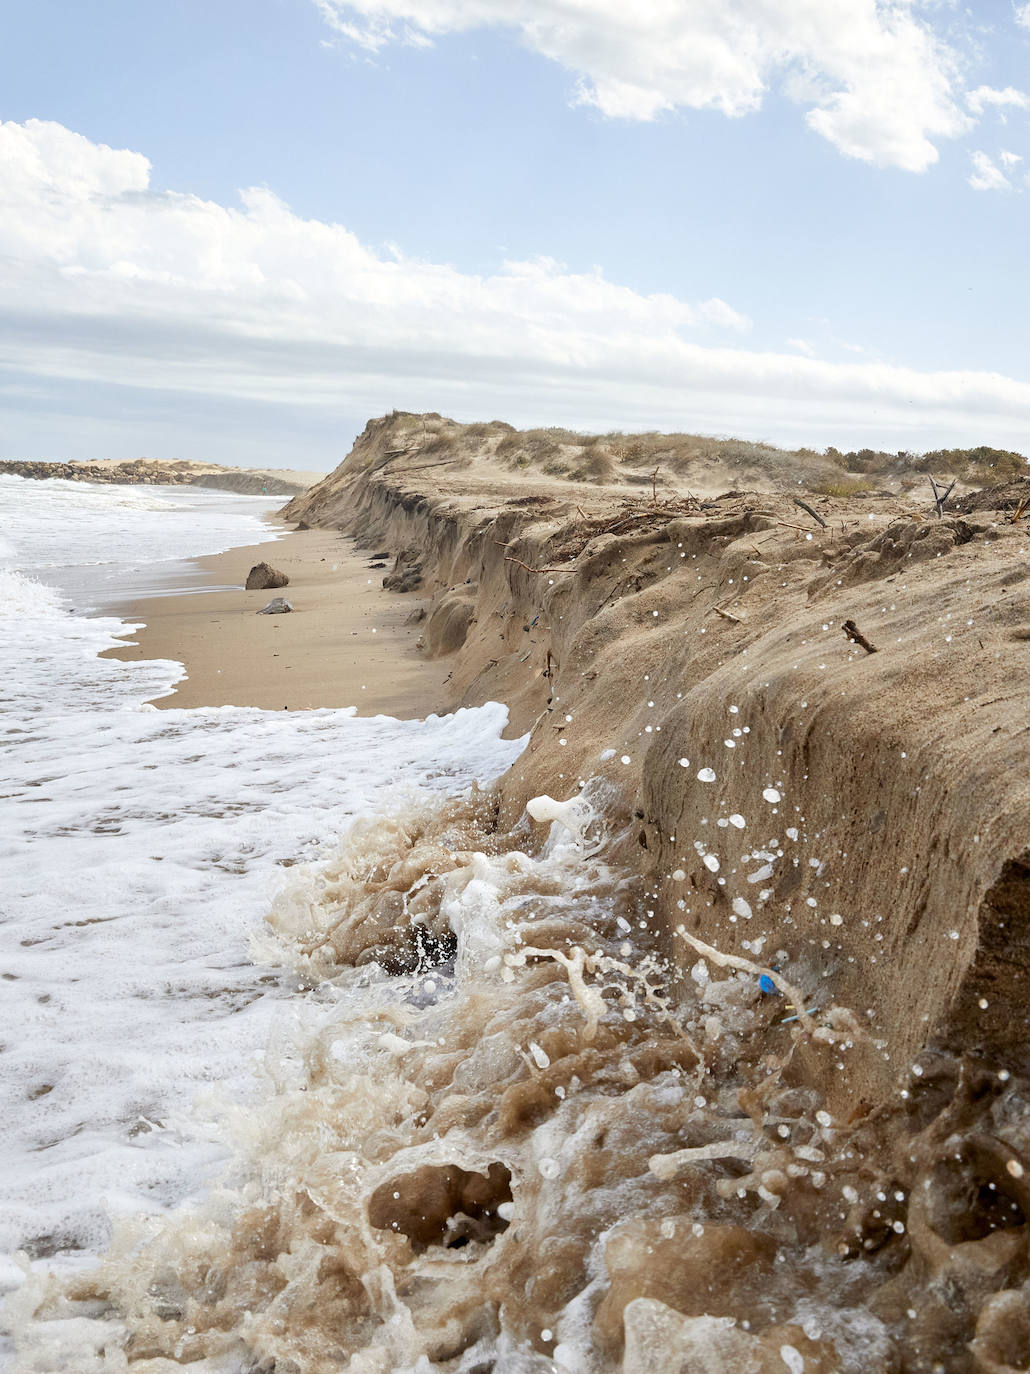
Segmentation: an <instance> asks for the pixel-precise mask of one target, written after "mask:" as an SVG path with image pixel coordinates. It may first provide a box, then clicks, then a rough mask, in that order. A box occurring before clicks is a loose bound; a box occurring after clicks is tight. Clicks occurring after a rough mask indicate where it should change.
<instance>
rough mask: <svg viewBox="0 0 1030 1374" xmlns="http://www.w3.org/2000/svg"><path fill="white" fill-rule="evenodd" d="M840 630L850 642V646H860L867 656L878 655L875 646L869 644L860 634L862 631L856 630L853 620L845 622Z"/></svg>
mask: <svg viewBox="0 0 1030 1374" xmlns="http://www.w3.org/2000/svg"><path fill="white" fill-rule="evenodd" d="M841 629H842V630H843V631H844V633H845V634H846V635H847V637H848V638H849V639H850V640H851V642H852V644H860V645H861V646H862V648H863V649H864V650H865V651H866V653H867V654H876V653H879V650H878V649H877V647H876V645H875V644H870V643H869V641H868V639H866V637H865V635H864V634H863V633H862V631H861V630H860V629H859V628H858V626H857V625H856V624H855V622H854V621H853V620H845V622H844V624H843V625H842V626H841Z"/></svg>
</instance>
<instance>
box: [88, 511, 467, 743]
mask: <svg viewBox="0 0 1030 1374" xmlns="http://www.w3.org/2000/svg"><path fill="white" fill-rule="evenodd" d="M190 561H191V562H192V563H193V564H195V566H196V567H197V568H198V569H199V570H200V573H201V575H202V578H203V580H204V582H206V583H207V585H208V586H210V587H211V590H206V589H205V588H204V586H202V585H198V586H195V587H193V588H191V589H189V590H185V591H184V590H183V589H182V588H181V587H177V588H174V589H170V590H169V591H168V593H167V594H162V593H160V592H158V593H156V594H155V593H153V592H150V593H148V594H147V595H146V596H142V597H135V598H128V599H126V600H125V601H120V602H117V603H115V604H113V605H110V606H106V607H105V608H104V612H103V613H104V615H108V616H115V617H118V618H120V619H123V620H128V621H133V622H145V625H144V628H143V629H142V630H129V629H127V630H126V632H125V633H126V640H127V642H126V643H124V645H120V646H118V647H117V648H112V649H108V650H106V651H105V652H104V653H102V654H101V657H103V658H117V659H121V660H122V661H123V662H135V661H139V660H143V659H171V660H173V661H175V662H178V663H181V664H182V665H183V667H184V669H185V672H186V676H185V677H184V678H183V679H182V681H180V682H179V683H177V684H176V686H175V688H174V689H173V690H172V692H171V693H170V694H169V695H167V696H161V697H155V698H153V700H152V703H151V704H152V705H154V706H156V707H158V708H159V709H163V710H168V709H194V708H197V707H204V706H254V707H259V708H261V709H263V710H278V711H281V710H290V711H298V710H316V709H318V708H321V707H331V708H343V707H348V706H353V707H356V708H357V713H358V715H359V716H374V715H390V716H394V717H396V718H397V719H400V720H413V719H423V718H424V717H425V716H427V715H431V714H433V713H437V714H443V713H444V711H445V710H447V709H451V708H450V707H449V704H448V701H447V692H446V688H445V682H446V680H447V678H448V677H449V674H450V670H449V666H448V664H447V663H446V661H445V660H443V659H437V660H430V659H427V658H426V657H425V655H424V654H423V652H422V651H421V650H420V649H418V648H417V647H416V643H417V641H418V639H419V637H420V631H419V626H418V625H417V624H408V623H406V622H408V620H409V619H410V617H411V613H412V611H415V610H417V609H419V608H421V607H422V606H423V605H424V599H423V598H414V597H411V596H404V597H400V596H396V597H395V596H390V595H388V594H387V593H385V592H384V591H383V589H382V585H381V583H382V576H383V572H382V569H370V568H369V566H368V564H369V561H370V560H369V558H368V556H367V555H361V554H358V553H357V552H356V551H355V549H354V541H353V540H352V539H350V538H349V537H348V536H346V535H343V534H340V533H339V532H338V531H336V530H328V529H311V530H290V531H289V533H287V534H286V535H285V536H284V537H283V538H282V539H279V540H276V541H274V542H266V543H261V544H251V545H241V546H238V547H236V548H232V549H228V550H226V551H225V552H223V553H218V554H210V555H207V556H205V557H201V558H197V559H193V560H190ZM261 562H269V563H271V564H272V566H273V567H275V568H277V569H279V570H281V571H283V572H285V573H286V574H287V575H288V577H289V579H290V583H289V586H288V587H284V588H281V589H275V590H266V591H246V590H244V588H243V583H244V582H245V580H246V577H247V573H248V572H249V570H250V569H251V567H253V565H254V564H255V563H261ZM276 596H284V597H286V599H287V600H289V601H290V602H291V603H292V605H293V607H294V609H293V612H292V613H291V614H288V615H269V616H261V615H258V614H257V612H258V611H259V610H260V609H261V608H262V606H265V605H267V604H268V602H269V601H270V600H271V599H272V598H273V597H276Z"/></svg>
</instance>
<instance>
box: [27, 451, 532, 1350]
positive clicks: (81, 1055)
mask: <svg viewBox="0 0 1030 1374" xmlns="http://www.w3.org/2000/svg"><path fill="white" fill-rule="evenodd" d="M270 514H271V510H270V507H269V500H268V498H267V497H256V496H238V495H231V494H226V493H220V492H215V491H209V490H204V491H193V490H191V489H189V488H182V487H161V486H147V487H118V486H91V485H88V484H85V483H78V482H65V481H53V480H51V481H32V480H28V479H23V478H19V477H13V476H3V477H0V635H2V642H3V651H2V657H3V663H4V668H3V676H2V682H0V699H2V716H0V779H2V782H0V788H2V806H3V813H4V823H3V825H2V827H0V913H2V914H0V920H2V923H0V995H2V1006H3V1019H2V1027H0V1038H2V1045H0V1092H2V1095H3V1102H4V1105H3V1120H4V1130H3V1132H2V1133H0V1286H2V1288H3V1289H4V1290H6V1291H8V1292H9V1291H10V1290H14V1289H17V1288H19V1287H20V1286H21V1285H22V1284H23V1283H24V1282H25V1280H26V1277H27V1276H29V1275H32V1274H37V1275H38V1274H41V1273H44V1272H45V1273H59V1274H60V1273H65V1272H67V1271H69V1270H79V1269H88V1268H89V1267H90V1266H92V1265H95V1263H96V1261H97V1257H98V1256H99V1255H100V1254H102V1253H103V1252H104V1251H105V1249H106V1247H108V1245H109V1244H110V1241H111V1238H112V1234H113V1229H114V1227H115V1226H116V1225H117V1224H118V1223H119V1222H120V1221H124V1220H125V1219H126V1218H129V1217H146V1218H150V1219H152V1218H154V1217H157V1216H162V1215H167V1214H168V1213H169V1212H170V1211H171V1210H173V1209H175V1208H177V1207H179V1206H180V1205H182V1204H183V1203H184V1202H186V1201H187V1200H189V1199H196V1198H197V1197H198V1196H200V1195H202V1194H203V1193H204V1191H205V1189H207V1188H208V1187H209V1186H210V1181H211V1179H212V1177H214V1176H216V1175H217V1172H218V1169H219V1166H220V1164H221V1163H223V1162H224V1160H225V1158H226V1155H227V1147H226V1145H225V1143H224V1140H222V1139H221V1138H220V1137H216V1136H215V1135H214V1134H213V1132H212V1130H211V1128H210V1124H209V1121H208V1116H209V1114H210V1110H212V1108H211V1102H212V1101H214V1100H215V1099H216V1098H217V1099H218V1101H219V1104H220V1105H219V1110H220V1111H221V1110H225V1109H226V1105H227V1104H232V1103H233V1102H240V1101H243V1100H246V1099H247V1098H248V1095H250V1096H253V1094H254V1093H255V1092H257V1091H258V1088H259V1078H260V1076H261V1072H262V1064H263V1055H264V1052H265V1050H266V1047H267V1045H268V1043H269V1040H270V1038H271V1037H274V1036H275V1035H281V1034H283V1033H284V1032H283V1026H284V1021H285V1019H287V1018H288V1017H289V1014H290V1009H291V1004H292V1003H294V1002H296V1001H297V1000H300V999H302V998H303V997H304V996H305V995H307V994H304V993H298V988H297V980H296V977H295V975H294V974H293V973H292V972H291V971H287V970H284V968H283V967H282V966H281V965H279V966H275V965H273V966H271V967H267V966H263V965H262V964H261V963H259V962H256V961H255V958H254V957H253V955H252V953H251V949H250V941H251V940H252V937H253V935H254V932H255V930H256V929H257V928H258V927H260V926H261V924H262V922H263V921H264V918H265V917H266V916H267V914H268V913H269V911H270V909H271V907H272V905H273V902H274V900H275V898H276V896H277V894H278V893H279V892H280V891H281V889H282V888H283V887H284V885H285V884H286V883H288V881H289V877H290V873H291V870H292V869H293V868H294V867H295V866H296V865H298V864H303V863H305V862H310V861H312V860H314V859H317V857H318V856H319V855H320V854H322V852H323V851H324V850H325V849H326V847H327V846H330V845H333V844H335V843H337V842H338V840H339V837H340V835H341V834H342V833H343V832H344V831H345V830H346V829H347V827H348V826H349V825H350V824H352V823H353V822H355V821H356V820H358V819H367V818H369V817H374V816H376V815H378V814H381V813H386V812H389V811H390V810H391V809H396V808H397V807H398V806H408V807H411V806H418V805H419V804H422V803H423V802H424V800H425V798H426V797H427V796H429V795H432V794H439V793H441V792H447V793H452V792H456V791H460V790H461V789H463V788H465V787H467V786H468V785H469V784H471V783H472V782H473V781H474V780H479V781H482V782H486V781H487V780H489V779H490V778H492V777H493V776H495V775H496V774H498V773H499V772H500V771H502V770H503V769H504V768H505V767H506V766H507V765H508V764H509V763H510V762H511V761H512V759H513V758H514V757H515V755H516V754H517V753H518V751H519V749H520V748H521V745H520V744H519V743H511V742H509V741H505V740H502V739H501V738H500V734H501V730H502V728H503V726H504V724H505V721H506V713H505V710H504V708H503V707H501V706H498V705H489V706H485V707H483V708H480V709H477V710H464V711H458V712H457V713H455V714H453V715H449V716H445V717H437V716H430V717H429V719H427V720H425V721H399V720H393V719H390V718H388V717H383V716H380V717H375V718H371V719H369V718H362V719H359V718H358V717H357V715H356V714H355V710H354V708H348V709H340V710H313V711H306V712H272V711H261V710H255V709H251V708H235V707H219V708H213V709H209V710H204V709H202V710H190V711H185V710H175V709H171V710H161V711H159V710H157V709H156V708H155V707H154V706H153V705H150V704H148V703H150V702H152V701H153V700H154V699H156V698H159V697H162V696H164V695H166V694H167V693H169V692H172V691H173V690H174V685H175V683H176V682H177V681H178V680H179V679H181V678H182V677H183V675H184V674H183V668H182V666H181V665H180V664H178V663H174V662H169V661H153V662H136V663H123V662H120V661H117V660H113V659H105V658H99V657H98V654H99V653H100V652H101V651H102V650H104V649H106V648H108V647H110V646H112V645H113V644H115V643H116V642H118V640H117V639H116V637H121V636H124V635H125V634H126V632H127V631H128V630H131V628H132V627H131V625H127V624H126V623H125V622H124V621H122V620H119V619H116V618H114V617H112V616H111V615H109V614H107V613H105V608H106V607H109V606H110V605H111V604H112V603H114V602H117V601H122V600H125V599H126V598H129V597H140V596H146V595H147V594H149V593H156V592H158V591H160V590H163V589H169V588H174V589H176V590H179V591H194V592H196V594H198V595H203V590H202V586H203V583H202V580H201V578H200V577H199V574H198V572H197V570H196V568H195V567H194V566H193V565H192V564H191V563H190V560H191V559H193V558H196V557H199V556H201V555H204V554H213V553H217V552H220V551H222V550H225V549H228V548H231V547H234V546H238V545H244V544H255V543H259V542H261V541H265V540H267V541H268V542H270V543H271V542H272V541H274V540H275V539H277V538H278V537H280V534H281V527H280V526H277V525H275V524H273V523H271V522H270V520H269V519H268V518H267V517H268V516H269V515H270ZM26 1341H27V1348H28V1349H29V1351H30V1353H29V1354H27V1355H26V1356H25V1357H24V1358H25V1359H26V1360H27V1361H28V1363H29V1366H30V1367H32V1368H37V1367H38V1368H48V1367H49V1366H48V1365H47V1363H46V1361H47V1360H48V1359H50V1358H53V1359H55V1360H57V1359H67V1360H69V1361H71V1363H70V1364H69V1365H68V1367H69V1368H77V1367H85V1362H86V1360H87V1359H88V1358H93V1356H87V1355H86V1354H85V1353H84V1352H82V1351H79V1352H78V1353H77V1354H69V1353H66V1354H65V1355H62V1356H58V1355H56V1354H53V1353H52V1352H51V1354H47V1353H46V1352H45V1351H44V1353H43V1354H41V1355H39V1356H38V1359H39V1360H42V1363H41V1364H37V1363H33V1360H35V1359H36V1356H34V1355H33V1354H32V1353H31V1351H32V1348H33V1345H34V1342H33V1339H32V1337H31V1336H29V1337H27V1338H26ZM87 1343H88V1342H87ZM70 1349H71V1350H74V1349H75V1343H74V1341H73V1342H72V1345H71V1347H70ZM4 1358H5V1357H4V1356H2V1355H0V1360H2V1359H4ZM6 1358H7V1359H8V1360H9V1359H10V1358H11V1351H10V1346H9V1345H8V1348H7V1354H6ZM76 1361H81V1362H82V1363H81V1365H80V1364H77V1363H76ZM55 1367H60V1366H55Z"/></svg>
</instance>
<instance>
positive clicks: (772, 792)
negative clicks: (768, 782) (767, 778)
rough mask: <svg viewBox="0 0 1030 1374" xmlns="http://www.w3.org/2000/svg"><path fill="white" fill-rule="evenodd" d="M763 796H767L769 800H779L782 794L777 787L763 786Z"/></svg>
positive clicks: (766, 798)
mask: <svg viewBox="0 0 1030 1374" xmlns="http://www.w3.org/2000/svg"><path fill="white" fill-rule="evenodd" d="M762 796H763V797H764V798H765V800H766V801H767V802H778V801H779V800H780V794H779V792H777V790H776V788H775V787H765V788H763V789H762Z"/></svg>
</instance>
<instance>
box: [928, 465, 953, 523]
mask: <svg viewBox="0 0 1030 1374" xmlns="http://www.w3.org/2000/svg"><path fill="white" fill-rule="evenodd" d="M926 480H927V481H928V482H929V483H930V486H931V487H932V488H933V499H934V504H935V505H936V507H937V515H938V518H940V517H943V515H944V503H945V501H947V499H948V497H949V496H950V495H951V493H952V491H953V490H954V488H955V483H956V481H957V480H958V479H957V478H955V477H953V478H952V479H951V486H950V487H948V488H947V490H945V489H944V488H943V487H939V486H938V485H937V483H936V482H935V481H934V480H933V478H932V477H931V476H930V474H929V473H927V475H926Z"/></svg>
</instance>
